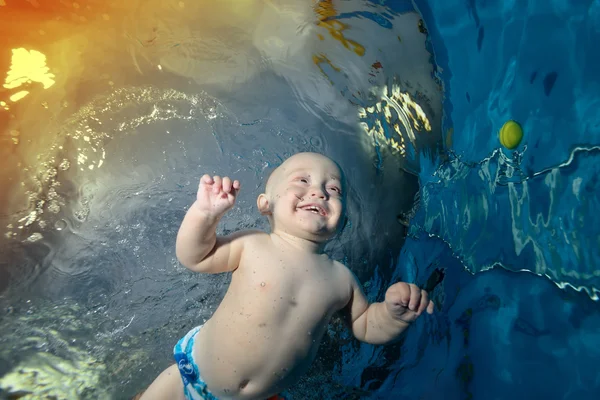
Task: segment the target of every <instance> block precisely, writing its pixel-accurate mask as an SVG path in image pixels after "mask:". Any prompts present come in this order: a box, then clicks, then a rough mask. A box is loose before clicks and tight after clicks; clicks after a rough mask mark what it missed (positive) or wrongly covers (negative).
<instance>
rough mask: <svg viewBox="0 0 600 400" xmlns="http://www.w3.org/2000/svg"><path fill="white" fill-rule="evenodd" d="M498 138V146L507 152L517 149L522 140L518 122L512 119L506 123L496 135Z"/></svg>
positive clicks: (521, 129)
mask: <svg viewBox="0 0 600 400" xmlns="http://www.w3.org/2000/svg"><path fill="white" fill-rule="evenodd" d="M498 136H499V137H500V144H501V145H502V146H504V147H506V148H507V149H509V150H514V149H516V148H517V147H519V144H520V143H521V140H523V128H521V125H519V123H518V122H516V121H513V120H512V119H511V120H509V121H506V122H505V123H504V125H502V128H500V132H499V134H498Z"/></svg>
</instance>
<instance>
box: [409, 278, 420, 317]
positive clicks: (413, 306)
mask: <svg viewBox="0 0 600 400" xmlns="http://www.w3.org/2000/svg"><path fill="white" fill-rule="evenodd" d="M408 286H409V287H410V303H409V304H408V308H409V310H411V311H414V312H417V310H418V309H419V305H420V304H421V289H419V287H418V286H417V285H415V284H412V283H410V284H409V285H408Z"/></svg>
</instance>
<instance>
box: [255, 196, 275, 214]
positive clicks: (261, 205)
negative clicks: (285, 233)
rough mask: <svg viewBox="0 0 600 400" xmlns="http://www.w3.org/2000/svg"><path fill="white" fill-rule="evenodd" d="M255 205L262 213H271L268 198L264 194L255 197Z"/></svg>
mask: <svg viewBox="0 0 600 400" xmlns="http://www.w3.org/2000/svg"><path fill="white" fill-rule="evenodd" d="M256 206H257V207H258V211H259V212H260V213H261V214H262V215H271V206H270V204H269V198H268V197H267V195H266V194H264V193H261V194H259V195H258V198H257V199H256Z"/></svg>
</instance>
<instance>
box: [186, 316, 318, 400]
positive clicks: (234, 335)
mask: <svg viewBox="0 0 600 400" xmlns="http://www.w3.org/2000/svg"><path fill="white" fill-rule="evenodd" d="M290 311H291V310H290ZM267 314H269V313H267ZM289 314H290V315H291V314H295V313H293V312H290V313H289ZM300 314H302V313H300ZM261 316H262V317H261ZM261 316H259V315H252V314H244V313H240V314H238V315H235V314H233V315H232V314H231V313H220V312H219V311H217V312H216V313H215V315H214V316H213V318H211V319H210V320H209V321H208V322H207V323H206V324H205V326H204V327H203V328H202V329H201V331H200V332H199V334H198V337H197V340H196V342H195V343H196V344H195V348H194V357H195V359H196V362H197V364H198V368H199V370H200V375H201V376H202V379H203V380H204V381H205V382H206V384H207V386H208V388H209V390H210V391H211V392H212V393H213V394H214V395H215V396H217V397H218V398H219V399H221V398H222V399H228V398H232V399H260V400H264V399H265V398H267V397H268V396H270V395H273V394H276V393H278V392H280V391H281V390H283V389H284V388H287V387H289V386H291V385H293V384H294V383H295V382H296V381H297V380H298V379H299V378H300V377H301V376H302V375H303V374H304V373H305V372H306V370H307V369H308V368H309V366H310V364H311V363H312V361H313V360H314V358H315V356H316V353H317V350H318V347H319V342H320V340H321V337H322V335H323V332H324V330H325V326H326V324H327V322H328V321H327V320H328V318H327V320H324V319H325V318H321V320H319V321H310V320H306V319H304V320H303V319H302V317H301V316H299V317H291V318H284V319H283V320H279V318H272V317H273V315H271V318H268V319H265V318H264V317H265V314H263V313H261Z"/></svg>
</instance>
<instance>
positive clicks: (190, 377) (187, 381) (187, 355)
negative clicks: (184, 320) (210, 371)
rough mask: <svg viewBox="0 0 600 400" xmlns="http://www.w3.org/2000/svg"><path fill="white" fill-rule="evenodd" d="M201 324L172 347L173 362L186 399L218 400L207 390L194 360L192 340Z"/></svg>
mask: <svg viewBox="0 0 600 400" xmlns="http://www.w3.org/2000/svg"><path fill="white" fill-rule="evenodd" d="M200 328H202V325H200V326H197V327H195V328H194V329H192V330H191V331H189V332H188V333H187V335H185V336H184V337H183V338H182V339H181V340H180V341H179V342H177V344H176V345H175V347H174V348H173V355H174V356H175V362H176V363H177V367H178V368H179V374H180V375H181V379H182V380H183V393H185V398H186V399H187V400H218V399H217V398H216V397H215V396H213V394H212V393H211V392H210V391H209V390H208V388H207V386H206V383H204V381H203V380H202V377H201V376H200V372H199V371H198V364H196V362H195V361H194V355H193V352H194V341H195V339H196V334H197V333H198V332H199V331H200Z"/></svg>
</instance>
